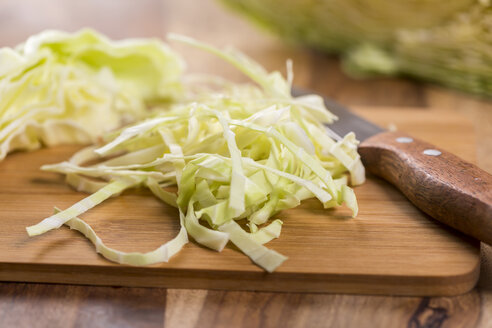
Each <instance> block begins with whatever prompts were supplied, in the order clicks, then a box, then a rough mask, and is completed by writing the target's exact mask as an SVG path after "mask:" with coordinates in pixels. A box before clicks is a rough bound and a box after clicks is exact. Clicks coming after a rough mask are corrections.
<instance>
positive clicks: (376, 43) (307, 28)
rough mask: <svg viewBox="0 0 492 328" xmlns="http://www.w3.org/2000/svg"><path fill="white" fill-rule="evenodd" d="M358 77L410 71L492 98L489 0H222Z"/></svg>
mask: <svg viewBox="0 0 492 328" xmlns="http://www.w3.org/2000/svg"><path fill="white" fill-rule="evenodd" d="M221 1H222V2H224V3H226V4H227V5H228V6H229V7H231V8H233V9H234V10H236V11H238V12H240V13H242V14H244V15H245V16H247V17H248V18H250V19H251V20H253V21H254V22H256V23H258V24H260V25H261V26H262V27H265V28H267V29H268V30H271V31H274V32H275V33H277V34H279V35H281V36H282V37H283V38H285V39H287V40H289V41H293V42H296V43H300V44H305V45H309V46H312V47H316V48H318V49H321V50H323V51H327V52H336V53H340V54H341V55H342V59H343V66H344V68H345V70H346V72H348V73H351V74H352V75H353V76H359V77H364V76H370V75H374V74H383V75H397V74H400V75H408V76H412V77H415V78H418V79H423V80H427V81H432V82H436V83H439V84H442V85H445V86H448V87H452V88H457V89H460V90H464V91H467V92H473V93H477V94H482V95H487V96H489V97H490V96H492V5H491V1H490V0H447V1H443V0H419V1H415V0H398V1H387V0H320V1H309V0H221Z"/></svg>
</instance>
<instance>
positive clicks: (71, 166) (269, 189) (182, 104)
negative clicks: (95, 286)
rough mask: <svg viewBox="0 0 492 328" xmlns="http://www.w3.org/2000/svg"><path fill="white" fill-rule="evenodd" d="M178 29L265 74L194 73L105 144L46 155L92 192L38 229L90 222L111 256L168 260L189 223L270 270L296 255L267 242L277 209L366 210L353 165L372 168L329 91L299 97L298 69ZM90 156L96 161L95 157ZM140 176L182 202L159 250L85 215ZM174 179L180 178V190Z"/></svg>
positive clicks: (276, 228)
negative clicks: (263, 62) (125, 243)
mask: <svg viewBox="0 0 492 328" xmlns="http://www.w3.org/2000/svg"><path fill="white" fill-rule="evenodd" d="M171 39H173V40H176V41H180V42H183V43H186V44H189V45H191V46H195V47H198V48H200V49H203V50H206V51H209V52H211V53H214V54H216V55H218V56H219V57H220V58H222V59H224V60H225V61H227V62H229V63H231V64H232V65H234V66H236V67H237V68H238V69H239V70H241V71H242V72H243V73H245V74H246V75H247V76H249V77H250V78H251V79H252V80H253V81H254V82H255V83H256V84H257V86H255V85H253V84H235V83H231V82H229V81H226V80H223V79H221V78H218V77H215V76H208V77H201V78H197V77H196V76H195V78H193V77H192V76H190V77H188V79H187V80H186V81H187V82H184V85H183V88H184V90H185V91H186V92H184V96H183V98H182V99H181V100H180V101H175V102H174V103H172V104H170V105H169V106H168V107H167V108H166V109H162V110H161V111H160V112H158V113H157V112H156V113H154V114H153V115H152V117H149V118H147V119H145V120H143V121H141V122H139V123H137V124H134V125H132V126H129V127H126V128H123V129H121V130H119V131H116V132H112V133H109V134H107V135H106V136H105V137H104V141H105V142H104V144H103V145H100V146H99V147H95V146H91V147H89V148H85V149H83V150H81V151H80V152H78V153H76V154H75V155H74V156H73V157H72V158H71V159H70V160H68V161H66V162H62V163H59V164H53V165H45V166H44V167H43V169H44V170H48V171H53V172H59V173H63V174H66V178H67V182H68V183H69V184H71V185H72V186H73V187H75V188H77V189H78V190H80V191H86V192H89V193H92V195H90V196H89V197H87V198H85V199H83V200H82V201H80V202H78V203H76V204H75V205H73V206H71V207H69V208H68V209H65V210H63V211H59V210H58V209H57V210H56V213H55V214H54V215H53V216H51V217H48V218H46V219H44V220H43V221H41V222H40V223H38V224H36V225H34V226H31V227H28V228H27V231H28V233H29V235H30V236H34V235H39V234H42V233H45V232H47V231H49V230H52V229H56V228H59V227H60V226H62V225H63V224H66V225H68V226H70V227H71V228H73V229H76V230H79V231H80V232H82V233H83V234H84V235H85V236H86V237H87V238H89V239H90V240H91V241H92V243H94V244H95V246H96V250H97V251H98V252H99V253H100V254H101V255H103V256H104V257H106V258H107V259H109V260H111V261H115V262H118V263H125V264H130V265H146V264H152V263H159V262H166V261H168V260H169V258H170V257H171V256H172V255H174V254H176V253H177V252H178V251H179V250H180V249H181V248H182V247H183V245H184V244H186V243H187V241H188V234H189V235H190V236H191V237H193V239H194V240H195V241H197V242H198V243H200V244H202V245H204V246H206V247H209V248H211V249H213V250H216V251H221V250H222V249H223V248H224V246H225V245H226V244H227V243H228V242H229V241H231V242H232V243H234V244H235V245H236V246H237V247H238V248H239V249H240V250H241V251H242V252H244V253H245V254H246V255H247V256H249V257H250V258H251V260H252V261H253V262H255V263H256V264H258V265H259V266H261V267H262V268H264V269H265V270H267V271H269V272H271V271H273V270H275V269H276V268H277V267H278V266H279V265H280V264H281V263H282V262H283V261H284V260H285V259H286V257H285V256H283V255H281V254H279V253H277V252H276V251H274V250H271V249H268V248H267V247H265V246H264V244H266V243H268V242H269V241H270V240H272V239H274V238H277V237H279V235H280V232H281V228H282V221H281V220H280V219H272V216H274V215H275V214H277V213H279V212H280V211H282V210H284V209H289V208H293V207H296V206H298V205H299V204H300V202H301V201H302V200H304V199H307V198H313V197H316V198H317V199H318V200H319V201H320V202H321V203H322V204H323V206H324V207H325V208H330V207H335V206H339V205H341V204H343V203H345V204H346V205H347V206H348V207H349V208H350V209H351V210H352V213H353V215H354V216H355V215H357V211H358V208H357V201H356V198H355V195H354V192H353V190H352V189H351V188H350V187H348V186H347V182H348V175H350V182H351V183H352V184H353V185H356V184H360V183H362V182H363V181H364V179H365V176H364V167H363V166H362V164H361V161H360V157H359V155H358V154H357V143H358V142H357V140H356V139H355V136H354V134H353V133H349V134H348V135H346V136H345V137H343V138H342V137H339V136H337V135H336V134H335V133H334V132H332V131H330V130H329V129H327V128H326V126H325V125H324V124H329V123H331V122H332V121H333V120H335V119H336V117H335V116H334V115H332V114H331V113H330V112H329V111H328V110H327V109H326V108H325V106H324V102H323V99H322V98H321V97H319V96H316V95H306V96H302V97H297V98H294V97H292V96H291V95H290V90H291V82H290V81H291V80H292V75H291V71H289V76H290V77H289V79H287V80H286V79H284V78H283V77H282V75H281V74H280V73H279V72H273V73H268V72H266V71H265V70H264V69H263V68H262V67H261V66H260V65H258V64H257V63H255V62H254V61H252V60H251V59H249V58H247V57H246V56H245V55H243V54H241V53H239V52H237V51H234V50H227V51H221V50H218V49H216V48H213V47H211V46H208V45H206V44H202V43H199V42H197V41H194V40H192V39H190V38H186V37H182V36H176V35H173V36H171ZM89 162H91V163H94V162H96V163H95V164H91V165H86V163H89ZM95 179H96V180H95ZM137 186H143V187H146V188H149V189H150V190H151V191H152V193H153V194H154V195H155V196H156V197H157V198H159V199H161V200H162V201H163V202H165V203H167V204H169V205H171V206H174V207H176V208H177V211H178V212H179V218H180V223H181V229H180V231H179V233H178V235H177V236H176V237H175V238H174V239H172V240H171V241H169V242H167V243H165V244H163V245H162V246H160V247H159V248H158V249H156V250H154V251H151V252H149V253H124V252H120V251H117V250H114V249H112V248H109V247H107V246H106V245H104V243H103V242H102V240H101V239H100V238H99V237H98V236H97V235H96V233H95V232H94V231H93V230H92V228H91V227H90V226H89V225H88V224H87V223H85V222H84V221H83V220H82V219H80V218H78V216H79V215H81V214H82V213H84V212H86V211H87V210H89V209H91V208H92V207H94V206H96V205H98V204H100V203H101V202H103V201H104V200H106V199H107V198H109V197H112V196H115V195H117V194H119V193H120V192H122V191H123V190H125V189H128V188H133V187H137ZM171 186H177V192H176V191H175V190H174V189H169V188H168V187H171ZM243 219H244V220H243ZM241 220H243V221H241ZM201 222H202V223H206V224H205V225H203V224H202V223H201ZM241 222H244V223H245V224H246V226H247V229H246V230H245V229H243V226H242V225H240V223H241Z"/></svg>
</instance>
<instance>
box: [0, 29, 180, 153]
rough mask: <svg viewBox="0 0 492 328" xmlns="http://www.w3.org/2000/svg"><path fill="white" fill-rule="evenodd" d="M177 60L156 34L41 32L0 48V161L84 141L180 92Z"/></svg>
mask: <svg viewBox="0 0 492 328" xmlns="http://www.w3.org/2000/svg"><path fill="white" fill-rule="evenodd" d="M183 65H184V64H183V61H182V60H181V58H180V57H178V56H177V55H176V54H175V53H174V52H172V51H171V50H170V49H169V48H168V47H167V46H165V45H164V44H162V43H161V42H159V41H157V40H147V39H133V40H123V41H111V40H109V39H107V38H106V37H104V36H102V35H101V34H99V33H97V32H95V31H92V30H82V31H80V32H77V33H74V34H69V33H65V32H60V31H45V32H43V33H40V34H38V35H34V36H32V37H30V38H29V39H28V40H27V41H26V42H25V43H23V44H20V45H19V46H17V47H16V48H15V49H11V48H2V49H0V160H2V159H3V158H5V156H6V155H7V154H8V153H9V152H11V151H14V150H33V149H37V148H39V147H40V146H42V145H47V146H52V145H56V144H62V143H90V142H95V141H96V139H97V137H98V136H100V135H101V134H103V133H104V132H107V131H110V130H113V129H115V128H118V127H120V126H122V125H123V124H128V123H130V122H133V121H135V120H139V119H142V118H144V117H146V116H148V113H147V112H148V109H147V107H148V106H149V104H151V103H152V102H155V101H160V102H161V103H162V102H163V101H166V100H167V101H169V100H174V99H176V98H178V97H180V95H181V92H182V87H181V82H180V78H181V74H182V71H183Z"/></svg>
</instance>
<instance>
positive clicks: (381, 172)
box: [293, 90, 492, 245]
mask: <svg viewBox="0 0 492 328" xmlns="http://www.w3.org/2000/svg"><path fill="white" fill-rule="evenodd" d="M293 94H294V95H301V94H305V92H304V91H299V90H296V91H294V92H293ZM324 99H325V104H326V107H327V108H328V109H329V110H330V111H331V112H332V113H333V114H335V115H336V116H337V117H338V120H337V121H335V122H334V123H333V124H330V125H329V129H331V130H332V131H334V132H335V133H336V134H338V135H340V136H344V135H345V134H347V133H348V132H351V131H353V132H355V134H356V136H357V139H359V140H360V141H361V143H360V144H359V148H358V151H359V154H360V156H361V159H362V162H363V164H364V166H365V167H366V170H367V171H368V172H370V173H372V174H374V175H376V176H379V177H381V178H383V179H385V180H387V181H388V182H390V183H391V184H393V185H394V186H395V187H397V188H398V189H399V190H400V191H401V192H402V193H403V194H404V195H405V196H406V197H407V198H408V199H409V200H410V201H411V202H412V203H413V204H414V205H415V206H417V207H418V208H419V209H421V210H422V211H424V212H425V213H427V214H428V215H430V216H431V217H432V218H434V219H436V220H438V221H440V222H442V223H444V224H446V225H449V226H451V227H453V228H455V229H457V230H459V231H461V232H463V233H465V234H467V235H469V236H472V237H474V238H476V239H478V240H480V241H483V242H485V243H487V244H490V245H492V175H490V174H488V173H487V172H485V171H484V170H482V169H480V168H478V167H477V166H475V165H473V164H471V163H468V162H466V161H465V160H463V159H461V158H459V157H457V156H455V155H453V154H451V153H449V152H447V151H445V150H443V149H440V148H439V147H436V146H434V145H432V144H430V143H427V142H424V141H422V140H418V139H417V138H414V137H412V136H410V135H408V134H405V133H403V132H391V131H386V130H385V129H383V128H381V127H379V126H377V125H376V124H373V123H371V122H369V121H367V120H365V119H364V118H362V117H360V116H357V115H356V114H354V113H352V112H351V111H350V110H348V109H347V108H345V107H344V106H342V105H340V104H338V103H336V102H335V101H333V100H331V99H328V98H324ZM416 115H418V114H416Z"/></svg>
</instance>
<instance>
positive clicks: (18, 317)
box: [0, 0, 492, 328]
mask: <svg viewBox="0 0 492 328" xmlns="http://www.w3.org/2000/svg"><path fill="white" fill-rule="evenodd" d="M84 26H91V27H94V28H96V29H98V30H100V31H102V32H104V33H106V34H108V35H109V36H111V37H113V38H123V37H132V36H134V37H137V36H155V37H161V38H163V37H164V36H165V34H166V33H167V32H170V31H173V32H178V33H182V34H187V35H190V36H193V37H196V38H199V39H202V40H204V41H209V42H212V43H214V44H216V45H225V44H234V45H235V46H236V47H237V48H239V49H241V50H242V51H245V52H246V53H248V54H249V55H251V56H252V57H253V58H255V59H257V60H258V61H260V62H261V63H262V64H263V65H265V66H266V67H267V68H268V69H269V70H271V69H282V70H283V66H284V63H285V60H286V59H287V58H292V59H293V60H294V68H295V69H294V71H295V83H296V85H299V86H302V87H305V88H310V89H313V90H315V91H316V92H319V93H321V94H324V95H327V96H330V97H332V98H333V99H335V100H337V101H339V102H342V103H344V104H346V105H349V106H350V105H370V106H371V105H373V106H392V107H393V106H400V107H408V106H411V107H413V106H418V107H425V108H426V109H427V110H433V108H440V109H441V110H443V109H444V110H448V111H450V112H451V111H458V112H460V113H461V114H463V115H464V116H467V117H468V119H470V120H471V121H472V122H473V123H474V125H475V128H476V134H477V140H478V144H477V145H476V147H477V159H478V165H479V166H480V167H482V168H483V169H485V170H487V171H489V172H491V171H492V155H491V154H492V103H491V102H490V101H486V100H481V99H478V98H476V97H472V96H470V95H465V94H461V93H458V92H454V91H450V90H446V89H442V88H440V87H436V86H431V85H426V84H422V83H418V82H413V81H408V80H403V79H389V78H381V79H375V80H372V81H371V82H370V83H368V82H366V81H357V80H353V79H351V78H349V77H347V76H346V75H344V74H343V73H342V72H341V70H340V65H339V62H338V60H337V59H336V58H332V57H329V56H326V55H323V54H319V53H316V52H313V51H309V50H305V49H300V48H296V47H294V46H288V45H285V44H282V43H281V42H280V41H278V40H277V39H276V38H275V37H273V36H270V35H267V34H264V33H261V32H259V31H258V30H257V29H255V28H254V27H251V26H250V25H249V24H248V23H247V22H244V21H243V20H242V19H241V18H239V17H237V16H235V15H233V14H231V13H229V12H227V11H226V10H224V8H222V7H221V6H220V5H219V4H217V3H216V2H214V1H212V0H207V1H192V0H186V1H160V0H140V1H133V0H105V1H98V0H88V1H63V0H49V1H36V0H29V1H22V2H21V1H16V0H2V1H0V45H1V46H4V45H9V46H12V45H15V44H17V43H19V42H21V41H23V40H24V39H25V38H26V37H27V36H29V35H31V34H33V33H36V32H39V31H40V30H42V29H45V28H59V29H66V30H69V31H73V30H76V29H78V28H81V27H84ZM177 49H179V50H181V51H183V53H186V57H187V58H188V60H190V61H191V62H192V64H191V65H190V69H192V70H197V69H200V70H202V71H209V72H220V73H223V74H224V75H226V76H228V77H231V78H234V79H241V78H240V75H239V74H238V73H236V72H235V71H234V70H233V69H232V68H230V67H227V66H224V65H219V64H217V61H215V60H214V59H213V58H211V57H210V58H209V57H207V56H201V55H198V54H197V53H196V52H194V51H190V50H189V49H185V48H183V47H177ZM457 133H459V131H457ZM470 147H475V145H470ZM164 325H165V326H167V327H256V326H260V327H367V326H374V327H412V328H413V327H415V328H417V327H491V326H492V250H491V248H490V247H489V246H487V245H482V270H481V276H480V281H479V284H478V287H477V288H476V289H474V290H473V291H471V292H470V293H468V294H465V295H461V296H457V297H438V298H419V297H382V296H353V295H329V294H295V293H253V292H225V291H207V290H177V289H153V288H117V287H88V286H67V285H43V284H21V283H0V327H2V328H3V327H162V326H164Z"/></svg>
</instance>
